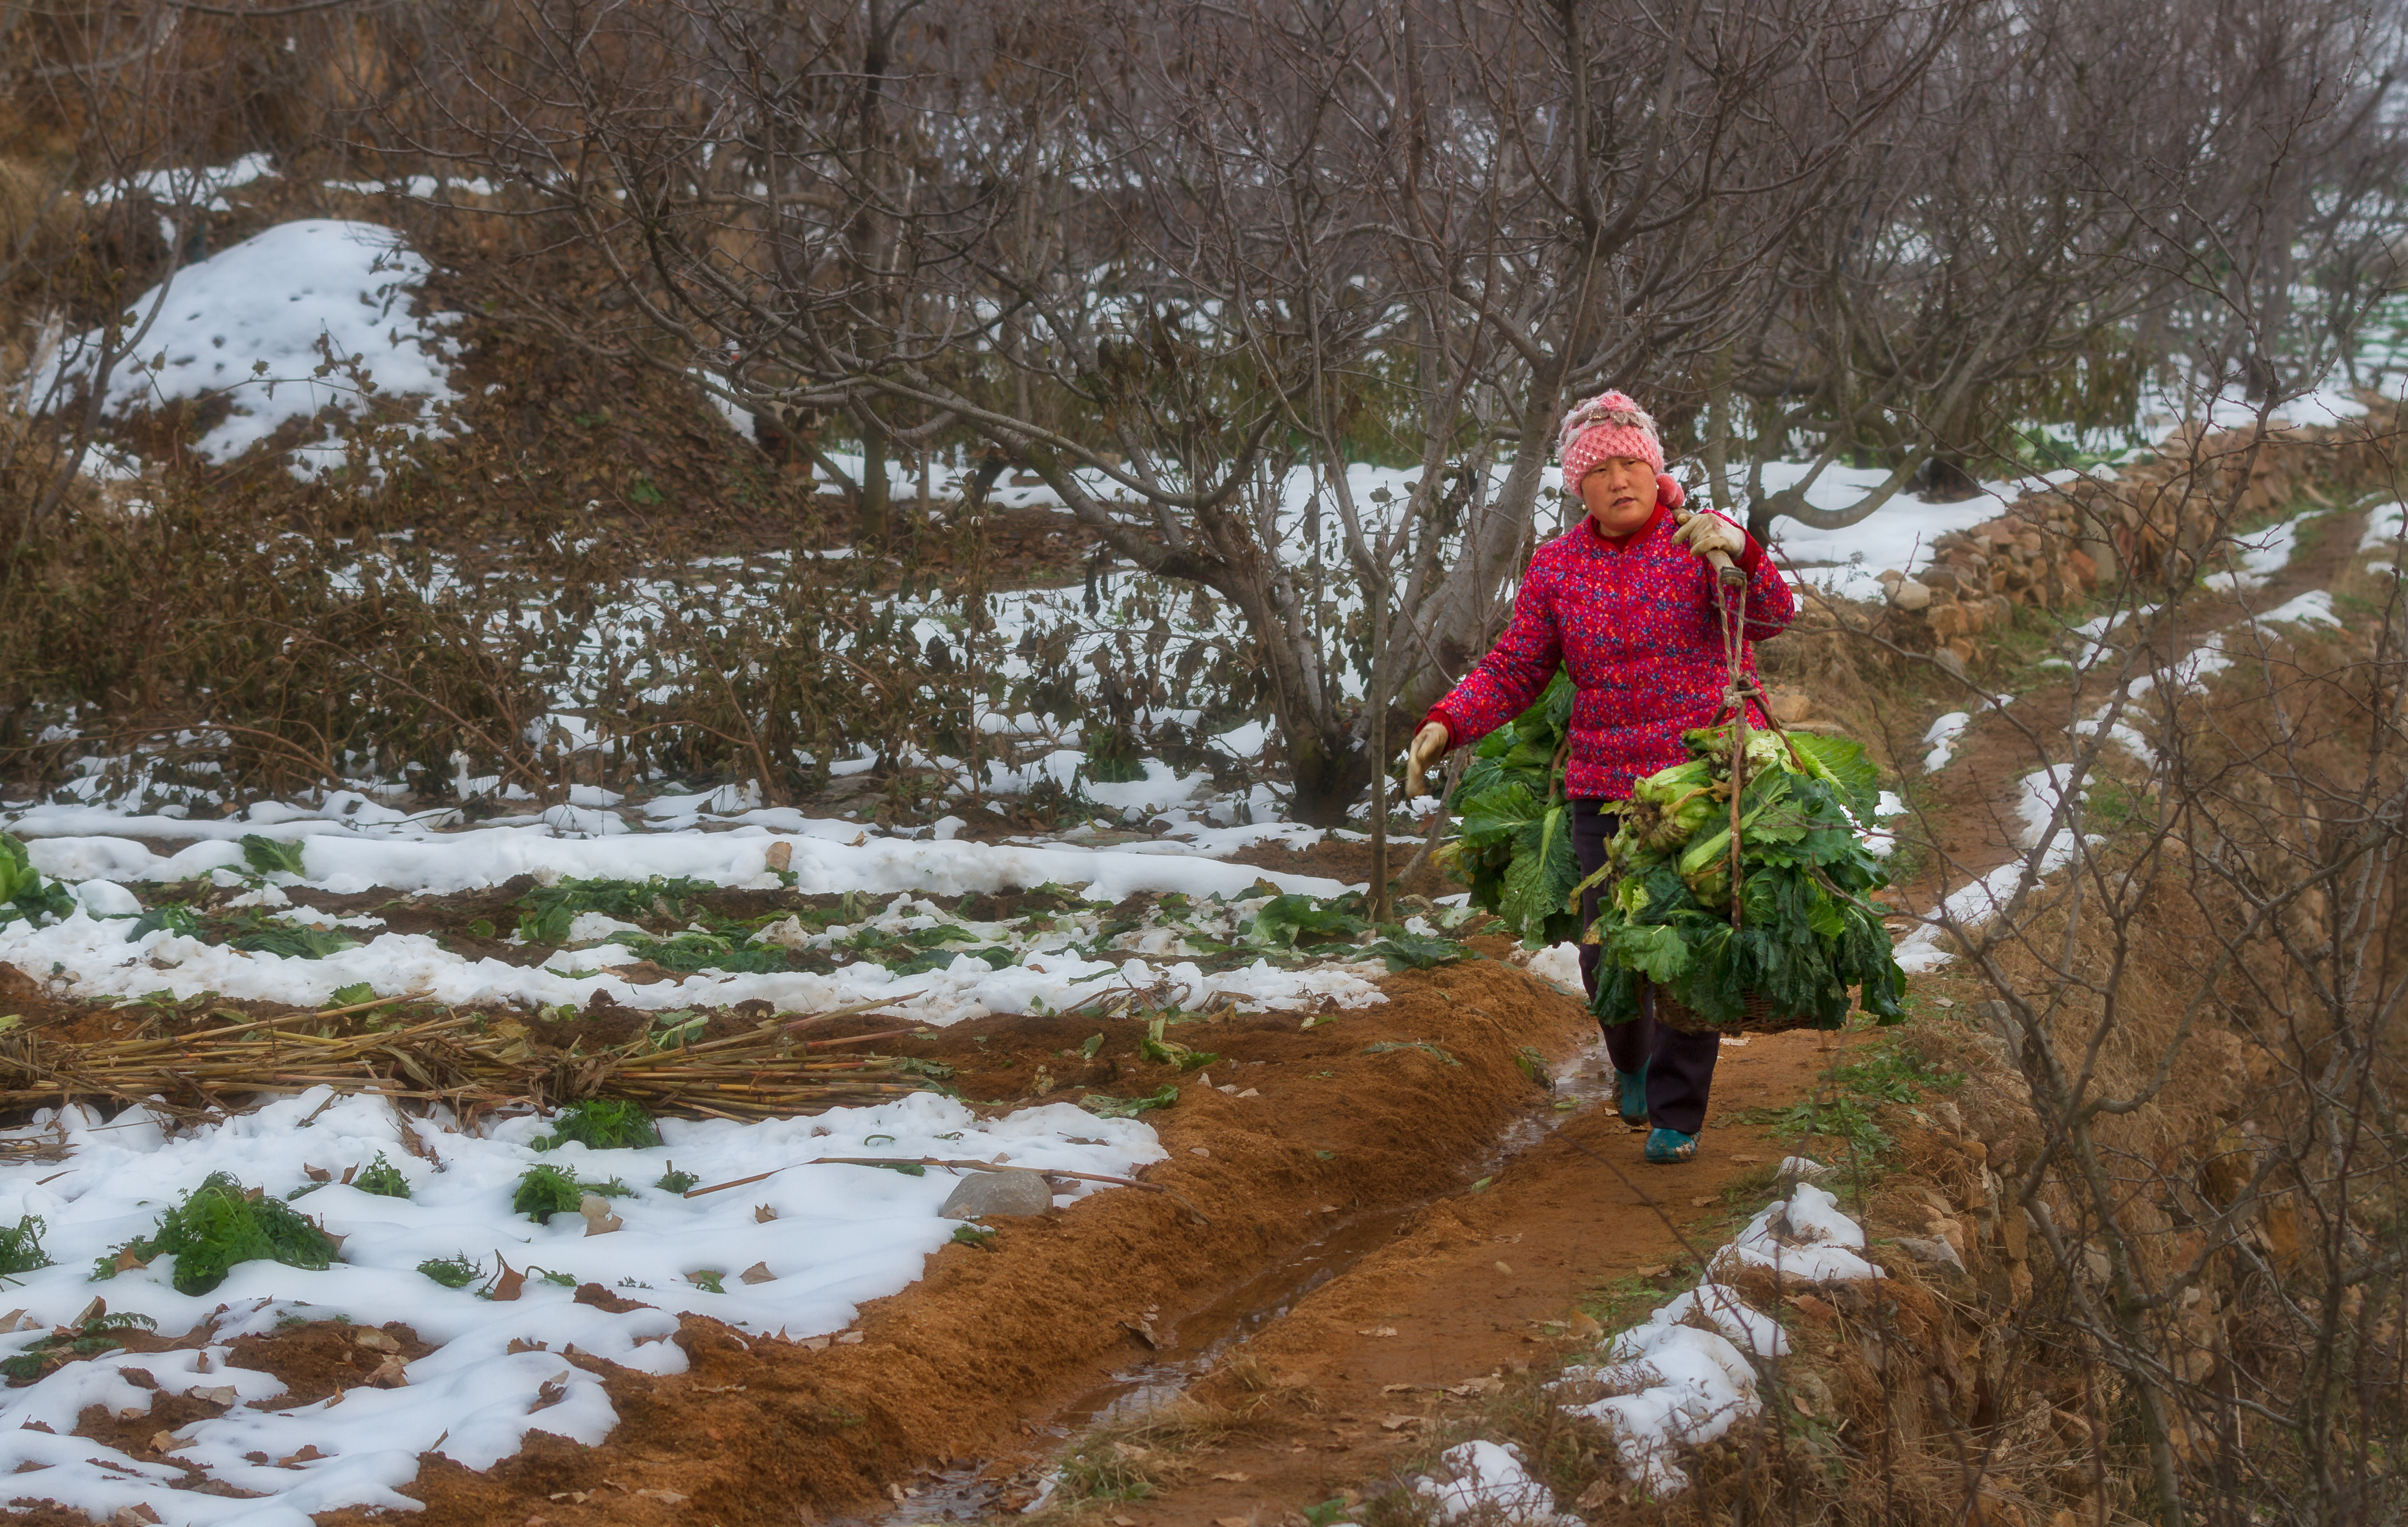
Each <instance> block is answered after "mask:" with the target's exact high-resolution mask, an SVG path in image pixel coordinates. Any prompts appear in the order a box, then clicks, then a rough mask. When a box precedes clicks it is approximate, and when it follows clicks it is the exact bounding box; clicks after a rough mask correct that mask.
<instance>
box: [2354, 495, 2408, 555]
mask: <svg viewBox="0 0 2408 1527" xmlns="http://www.w3.org/2000/svg"><path fill="white" fill-rule="evenodd" d="M2403 534H2408V501H2403V500H2401V499H2398V498H2395V499H2393V500H2392V501H2391V502H2389V503H2387V504H2378V505H2376V506H2375V507H2374V508H2372V509H2370V510H2368V511H2366V531H2365V533H2364V534H2363V535H2360V536H2359V537H2358V550H2359V551H2361V552H2375V551H2381V550H2382V549H2384V548H2385V547H2386V546H2395V545H2398V544H2399V542H2400V538H2401V536H2402V535H2403Z"/></svg>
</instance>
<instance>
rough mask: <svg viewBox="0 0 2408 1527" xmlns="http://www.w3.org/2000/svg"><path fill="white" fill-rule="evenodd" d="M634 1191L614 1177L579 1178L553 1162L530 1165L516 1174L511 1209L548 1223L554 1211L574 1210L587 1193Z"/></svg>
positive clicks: (621, 1194) (623, 1194) (616, 1194)
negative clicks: (589, 1179) (597, 1179)
mask: <svg viewBox="0 0 2408 1527" xmlns="http://www.w3.org/2000/svg"><path fill="white" fill-rule="evenodd" d="M633 1191H634V1189H633V1188H629V1187H628V1186H627V1185H626V1184H625V1183H623V1182H621V1181H620V1180H619V1179H618V1178H616V1177H613V1178H611V1179H610V1180H609V1182H580V1181H578V1180H577V1179H576V1178H575V1177H573V1176H571V1175H570V1174H567V1173H566V1172H564V1171H562V1170H561V1169H560V1168H558V1167H556V1166H531V1167H529V1168H527V1169H526V1170H525V1171H524V1172H522V1173H520V1174H519V1186H518V1190H517V1191H516V1192H514V1193H512V1194H511V1195H510V1211H511V1212H512V1213H513V1214H523V1215H524V1216H526V1217H528V1218H529V1219H532V1220H534V1221H535V1222H536V1223H537V1224H538V1225H544V1224H549V1223H551V1221H552V1216H553V1215H556V1214H574V1213H575V1212H576V1211H577V1206H578V1205H579V1204H580V1203H583V1202H584V1201H585V1195H586V1194H588V1193H598V1194H600V1195H601V1196H602V1197H604V1198H624V1197H626V1196H627V1194H629V1193H630V1192H633Z"/></svg>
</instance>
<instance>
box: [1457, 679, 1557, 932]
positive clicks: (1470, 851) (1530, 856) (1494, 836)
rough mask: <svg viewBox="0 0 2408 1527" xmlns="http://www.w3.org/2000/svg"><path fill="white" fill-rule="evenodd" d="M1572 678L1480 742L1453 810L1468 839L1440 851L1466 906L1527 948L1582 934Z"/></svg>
mask: <svg viewBox="0 0 2408 1527" xmlns="http://www.w3.org/2000/svg"><path fill="white" fill-rule="evenodd" d="M1572 699H1573V689H1572V684H1571V680H1570V677H1569V676H1568V675H1566V674H1563V673H1557V674H1556V675H1555V679H1554V681H1553V682H1552V683H1550V684H1548V685H1547V687H1546V690H1545V692H1544V693H1542V694H1541V695H1540V697H1539V699H1538V702H1537V703H1536V704H1534V705H1532V706H1531V707H1530V708H1529V709H1528V710H1527V711H1525V712H1523V713H1521V714H1520V715H1519V716H1516V717H1515V718H1514V719H1513V720H1512V722H1510V723H1508V724H1507V725H1505V726H1502V727H1498V728H1497V729H1496V730H1495V731H1493V732H1491V733H1489V734H1488V735H1487V736H1486V737H1484V738H1482V739H1481V740H1480V742H1479V745H1477V746H1476V747H1474V748H1473V749H1472V758H1471V766H1470V767H1469V769H1466V770H1465V771H1464V772H1463V783H1462V784H1460V785H1457V786H1456V787H1455V794H1454V795H1453V796H1451V797H1450V798H1448V801H1447V809H1448V810H1450V811H1452V812H1453V813H1455V814H1456V815H1457V816H1459V817H1461V818H1462V820H1463V828H1462V832H1461V833H1460V835H1459V836H1457V838H1456V839H1455V842H1454V843H1450V844H1448V845H1447V847H1446V848H1445V849H1443V850H1441V859H1442V862H1444V863H1445V865H1446V866H1447V868H1449V869H1451V870H1452V872H1454V874H1455V878H1456V879H1457V880H1459V881H1461V882H1463V884H1464V885H1466V886H1469V887H1470V890H1471V900H1470V904H1471V905H1472V906H1474V907H1477V908H1479V909H1480V910H1482V911H1484V912H1493V913H1495V914H1496V915H1498V916H1499V917H1501V918H1503V919H1504V920H1505V923H1506V924H1507V926H1508V927H1510V928H1512V930H1513V931H1514V932H1516V933H1518V934H1520V935H1521V936H1522V942H1523V943H1524V944H1527V945H1528V946H1529V947H1530V948H1533V949H1536V948H1541V947H1542V946H1544V945H1546V944H1561V943H1563V942H1564V941H1565V940H1567V939H1571V938H1576V937H1578V936H1579V933H1580V915H1579V913H1578V912H1577V911H1576V910H1574V909H1573V908H1572V907H1570V905H1569V904H1568V903H1569V901H1570V896H1571V893H1572V890H1573V888H1574V887H1575V886H1578V885H1579V884H1580V861H1579V859H1578V858H1577V857H1575V856H1574V855H1573V853H1572V835H1571V812H1570V806H1569V803H1568V802H1567V801H1566V800H1564V798H1563V756H1564V752H1565V742H1566V739H1567V737H1568V735H1569V728H1570V724H1571V713H1572Z"/></svg>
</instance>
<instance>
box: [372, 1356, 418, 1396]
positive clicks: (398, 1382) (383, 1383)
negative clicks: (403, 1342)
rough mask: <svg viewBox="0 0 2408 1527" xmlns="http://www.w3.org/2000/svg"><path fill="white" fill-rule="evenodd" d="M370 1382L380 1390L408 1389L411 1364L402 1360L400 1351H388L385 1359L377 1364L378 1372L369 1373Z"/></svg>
mask: <svg viewBox="0 0 2408 1527" xmlns="http://www.w3.org/2000/svg"><path fill="white" fill-rule="evenodd" d="M368 1382H369V1383H370V1384H373V1385H375V1386H376V1387H377V1388H378V1389H380V1390H400V1389H408V1388H409V1363H406V1362H404V1361H401V1354H400V1353H398V1352H394V1353H388V1354H387V1355H386V1357H385V1360H384V1361H382V1362H380V1363H378V1364H377V1365H376V1372H374V1373H372V1374H370V1375H368Z"/></svg>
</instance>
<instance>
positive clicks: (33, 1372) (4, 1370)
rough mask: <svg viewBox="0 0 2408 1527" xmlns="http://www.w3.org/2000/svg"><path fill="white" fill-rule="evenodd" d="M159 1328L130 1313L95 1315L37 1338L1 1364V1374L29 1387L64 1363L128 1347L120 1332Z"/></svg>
mask: <svg viewBox="0 0 2408 1527" xmlns="http://www.w3.org/2000/svg"><path fill="white" fill-rule="evenodd" d="M158 1329H159V1322H158V1321H156V1320H153V1319H152V1318H150V1317H149V1316H147V1315H135V1314H133V1313H131V1312H127V1313H122V1314H117V1315H110V1314H106V1313H104V1314H100V1315H95V1316H93V1317H92V1318H89V1319H86V1320H83V1321H81V1322H79V1323H78V1324H77V1325H76V1327H75V1328H74V1329H73V1330H69V1329H67V1328H65V1327H61V1328H59V1329H58V1330H56V1331H53V1332H51V1333H49V1334H48V1335H44V1336H36V1337H35V1338H34V1340H33V1341H32V1342H31V1343H29V1344H28V1345H27V1346H26V1347H25V1349H24V1350H23V1351H22V1352H19V1353H18V1354H17V1355H16V1356H14V1357H12V1358H10V1359H8V1360H7V1361H5V1362H0V1374H6V1375H7V1376H8V1377H10V1378H12V1379H15V1380H16V1381H17V1382H19V1383H21V1384H30V1383H32V1382H33V1381H34V1380H35V1379H36V1378H39V1377H41V1376H42V1375H43V1374H45V1373H47V1372H48V1371H49V1370H50V1369H52V1368H55V1367H57V1366H59V1365H60V1364H61V1363H64V1362H71V1361H75V1360H76V1359H78V1358H89V1357H97V1356H98V1355H99V1354H101V1353H103V1352H111V1351H115V1350H116V1349H117V1348H119V1347H122V1346H124V1345H125V1344H124V1343H123V1342H122V1341H119V1340H118V1339H117V1333H119V1332H121V1331H137V1330H138V1331H156V1330H158Z"/></svg>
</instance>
